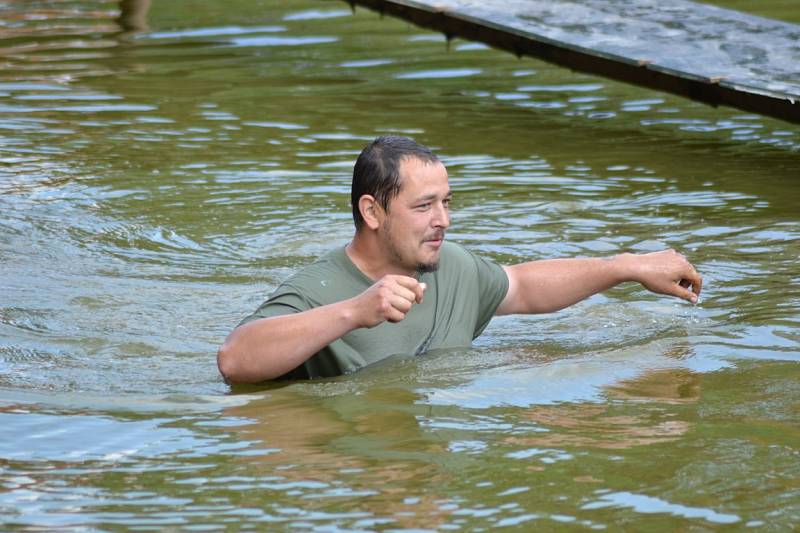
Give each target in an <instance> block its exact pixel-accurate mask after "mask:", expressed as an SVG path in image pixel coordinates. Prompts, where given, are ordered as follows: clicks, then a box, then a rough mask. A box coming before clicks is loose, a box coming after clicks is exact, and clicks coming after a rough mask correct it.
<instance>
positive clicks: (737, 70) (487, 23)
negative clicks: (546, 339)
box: [346, 0, 800, 124]
mask: <svg viewBox="0 0 800 533" xmlns="http://www.w3.org/2000/svg"><path fill="white" fill-rule="evenodd" d="M346 1H348V3H350V4H351V5H352V6H354V7H355V5H361V6H364V7H367V8H369V9H372V10H374V11H378V12H380V13H382V14H387V15H391V16H395V17H399V18H402V19H405V20H408V21H410V22H412V23H414V24H416V25H418V26H421V27H424V28H428V29H432V30H436V31H441V32H443V33H444V34H445V35H446V36H447V37H448V38H452V37H462V38H465V39H470V40H475V41H480V42H483V43H486V44H488V45H490V46H492V47H494V48H499V49H501V50H506V51H509V52H512V53H514V54H516V55H518V56H523V55H527V56H532V57H536V58H539V59H543V60H545V61H548V62H551V63H554V64H557V65H561V66H565V67H568V68H571V69H573V70H577V71H581V72H586V73H590V74H596V75H600V76H604V77H607V78H611V79H615V80H619V81H623V82H627V83H633V84H636V85H640V86H643V87H648V88H651V89H656V90H660V91H665V92H669V93H672V94H677V95H680V96H684V97H688V98H691V99H693V100H697V101H700V102H704V103H706V104H710V105H712V106H719V105H724V106H729V107H734V108H737V109H741V110H744V111H748V112H753V113H758V114H761V115H766V116H770V117H773V118H777V119H780V120H784V121H788V122H793V123H798V124H800V26H799V25H796V24H790V23H786V22H781V21H776V20H771V19H765V18H762V17H756V16H752V15H747V14H744V13H740V12H738V11H733V10H729V9H722V8H718V7H714V6H710V5H705V4H699V3H696V2H689V1H686V0H658V1H657V0H637V1H636V2H620V1H618V0H493V1H491V2H489V1H484V0H346Z"/></svg>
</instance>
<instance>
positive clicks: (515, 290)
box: [495, 250, 703, 315]
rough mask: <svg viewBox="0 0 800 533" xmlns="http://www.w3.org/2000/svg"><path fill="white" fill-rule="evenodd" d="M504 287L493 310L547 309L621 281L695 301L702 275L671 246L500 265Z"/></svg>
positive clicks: (701, 282)
mask: <svg viewBox="0 0 800 533" xmlns="http://www.w3.org/2000/svg"><path fill="white" fill-rule="evenodd" d="M503 268H504V270H505V271H506V274H507V275H508V292H507V293H506V297H505V298H504V299H503V302H502V303H501V304H500V306H499V307H498V308H497V311H496V312H495V314H496V315H509V314H530V313H551V312H553V311H558V310H559V309H563V308H565V307H569V306H570V305H573V304H575V303H578V302H580V301H581V300H584V299H586V298H588V297H589V296H592V295H593V294H597V293H599V292H603V291H605V290H606V289H610V288H611V287H614V286H616V285H619V284H620V283H625V282H627V281H636V282H639V283H641V284H642V285H643V286H644V287H646V288H647V289H649V290H650V291H652V292H655V293H658V294H666V295H671V296H676V297H678V298H683V299H684V300H687V301H689V302H692V303H697V297H698V296H699V295H700V290H701V288H702V285H703V279H702V277H701V276H700V274H698V272H697V270H695V268H694V267H693V266H692V264H691V263H689V261H687V260H686V258H685V257H683V255H681V254H679V253H678V252H676V251H675V250H664V251H661V252H654V253H649V254H629V253H626V254H621V255H617V256H614V257H611V258H608V259H595V258H590V259H546V260H542V261H531V262H528V263H521V264H518V265H513V266H505V267H503Z"/></svg>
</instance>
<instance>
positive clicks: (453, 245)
mask: <svg viewBox="0 0 800 533" xmlns="http://www.w3.org/2000/svg"><path fill="white" fill-rule="evenodd" d="M441 256H442V258H441V260H440V264H442V265H443V266H451V265H452V266H458V265H462V266H465V265H472V264H474V263H475V260H476V259H478V258H479V256H478V255H476V254H475V253H473V252H472V251H470V250H469V249H468V248H466V247H465V246H464V245H462V244H459V243H457V242H452V241H445V242H443V243H442V251H441Z"/></svg>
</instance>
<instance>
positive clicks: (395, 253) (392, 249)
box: [383, 220, 444, 275]
mask: <svg viewBox="0 0 800 533" xmlns="http://www.w3.org/2000/svg"><path fill="white" fill-rule="evenodd" d="M391 229H392V225H391V223H390V222H389V220H386V221H385V222H384V223H383V231H384V233H385V235H386V245H387V248H388V249H389V253H390V254H391V256H392V261H393V262H394V263H396V264H398V265H403V266H412V265H407V264H406V261H405V260H404V259H403V256H402V255H401V254H400V250H399V249H398V247H397V246H396V245H395V241H394V238H392V233H391ZM433 237H435V239H434V240H442V241H444V231H443V230H440V231H437V232H436V233H435V234H434V236H433ZM428 239H431V237H427V238H426V240H428ZM424 242H425V241H423V244H424ZM438 269H439V260H438V259H437V260H436V261H432V262H430V263H416V264H414V265H413V270H414V271H416V272H417V273H418V274H420V275H422V274H427V273H430V272H436V271H437V270H438Z"/></svg>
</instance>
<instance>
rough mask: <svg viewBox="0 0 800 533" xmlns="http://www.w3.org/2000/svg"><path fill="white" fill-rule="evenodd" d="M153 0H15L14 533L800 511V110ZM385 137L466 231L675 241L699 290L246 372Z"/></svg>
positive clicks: (10, 123)
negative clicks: (267, 375)
mask: <svg viewBox="0 0 800 533" xmlns="http://www.w3.org/2000/svg"><path fill="white" fill-rule="evenodd" d="M727 4H728V5H733V2H728V3H727ZM137 6H138V7H137ZM758 6H759V9H763V12H762V13H761V14H766V15H768V16H782V17H784V18H785V19H786V20H790V21H797V20H800V7H798V6H797V5H796V4H794V3H787V2H783V1H780V0H775V1H774V2H760V3H759V4H758ZM121 7H124V8H125V12H124V13H123V14H122V16H121V12H120V8H121ZM147 7H148V2H139V3H137V2H128V1H126V2H122V3H121V4H118V3H117V2H104V1H89V0H64V1H50V2H43V1H31V2H24V3H20V2H11V1H2V0H0V529H2V530H11V531H14V530H70V531H117V530H159V531H160V530H165V529H172V530H206V529H209V530H220V529H225V530H248V529H255V530H270V531H273V530H293V531H295V530H297V531H303V530H319V531H428V530H429V531H449V530H461V531H481V530H490V529H491V530H493V529H497V528H507V529H509V530H518V531H528V530H534V529H542V530H562V529H566V530H585V529H609V530H620V529H622V530H633V531H671V530H681V531H683V530H690V531H703V530H713V529H720V528H730V527H733V528H737V529H755V530H769V531H786V530H791V529H793V528H797V527H798V524H800V488H798V487H800V429H798V421H800V365H798V361H799V360H800V267H798V264H799V263H800V262H799V261H798V259H800V210H798V205H800V181H798V176H800V128H799V127H798V126H796V125H791V124H788V123H782V122H779V121H775V120H771V119H766V118H763V117H759V116H754V115H748V114H743V113H742V112H739V111H735V110H731V109H723V108H720V109H713V108H709V107H706V106H703V105H701V104H697V103H694V102H691V101H687V100H683V99H680V98H676V97H672V96H669V95H664V94H661V93H656V92H653V91H648V90H644V89H639V88H635V87H629V86H626V85H622V84H618V83H614V82H609V81H608V80H605V79H601V78H596V77H591V76H585V75H580V74H576V73H572V72H570V71H568V70H565V69H561V68H557V67H553V66H550V65H548V64H546V63H542V62H539V61H535V60H532V59H522V60H520V59H517V58H514V57H513V56H509V55H507V54H504V53H501V52H497V51H493V50H491V49H488V48H486V47H485V46H483V45H479V44H476V43H472V42H467V41H459V40H455V41H452V42H450V43H449V45H448V44H447V43H446V41H445V39H444V38H443V37H442V36H441V35H439V34H435V33H430V32H426V31H423V30H420V29H418V28H415V27H413V26H409V25H407V24H406V23H403V22H399V21H396V20H391V19H386V18H384V19H382V18H380V17H379V16H378V15H377V14H375V13H372V12H369V11H364V10H361V9H358V10H357V11H356V12H355V13H353V12H352V11H351V10H350V7H349V6H348V4H346V3H344V2H337V1H333V0H328V1H306V0H298V1H293V2H278V1H241V0H238V1H230V2H213V1H211V0H184V1H181V2H167V1H165V0H153V1H152V2H150V3H149V9H146V8H147ZM384 133H399V134H406V135H411V136H414V137H415V138H417V139H418V140H419V141H421V142H423V143H425V144H427V145H429V146H431V147H433V148H434V149H435V150H436V151H437V152H438V153H439V154H440V156H441V157H442V159H443V160H444V162H445V163H446V164H447V166H448V168H449V170H450V175H451V185H452V187H453V191H454V203H453V225H452V229H451V231H450V233H449V236H448V238H450V239H452V240H454V241H458V242H461V243H463V244H465V245H467V246H468V247H470V248H471V249H473V250H475V251H477V252H479V253H481V254H483V255H485V256H488V257H491V258H493V259H495V260H497V261H500V262H504V263H513V262H520V261H525V260H530V259H543V258H552V257H563V256H608V255H613V254H616V253H620V252H624V251H635V252H646V251H651V250H657V249H661V248H663V247H674V248H677V249H679V250H680V251H682V252H683V253H685V254H686V255H687V256H688V257H689V258H690V259H691V260H692V261H693V262H694V263H695V265H696V266H697V267H698V269H699V270H700V271H701V272H702V273H703V275H704V278H705V287H704V294H703V297H702V299H701V301H700V304H699V305H697V306H691V305H688V304H684V303H682V302H679V301H677V300H671V299H664V298H661V297H657V296H655V295H652V294H649V293H647V292H646V291H644V290H642V289H641V288H639V287H636V286H633V285H624V286H621V287H619V288H616V289H614V290H611V291H609V292H607V293H605V294H603V295H600V296H596V297H594V298H592V299H590V300H587V301H585V302H583V303H581V304H579V305H577V306H575V307H572V308H570V309H567V310H564V311H561V312H559V313H555V314H552V315H544V316H529V317H503V318H499V319H495V320H494V321H493V322H492V324H491V325H490V326H489V328H488V329H487V331H486V332H485V334H484V335H483V336H482V337H480V338H479V339H478V340H477V341H476V342H475V344H474V346H473V347H472V348H471V349H462V350H445V351H437V352H433V353H429V354H426V355H424V356H422V357H416V358H414V357H398V358H396V359H390V360H388V361H385V362H382V363H381V364H379V365H376V366H374V367H370V368H367V369H365V370H363V371H362V372H359V373H356V374H353V375H349V376H342V377H340V378H335V379H329V380H319V381H312V382H297V383H289V384H281V385H279V386H276V385H268V386H263V387H248V388H241V389H239V388H236V389H231V388H230V387H228V386H227V385H226V384H225V383H223V381H222V380H221V378H220V377H219V375H218V372H217V369H216V362H215V352H216V349H217V347H218V345H219V344H220V343H221V342H222V340H223V339H224V338H225V336H226V335H227V333H228V332H229V331H230V330H231V328H233V327H234V326H235V324H237V323H238V322H239V320H241V319H242V318H243V317H244V316H246V315H247V314H248V313H249V312H251V311H252V310H253V309H254V308H255V307H256V306H257V305H258V304H260V303H261V302H262V301H263V299H264V298H265V297H266V295H267V294H269V292H271V290H272V289H274V288H275V287H276V285H277V284H278V283H279V282H280V281H281V280H282V279H283V278H285V277H286V276H288V275H289V274H291V273H292V272H293V271H294V270H295V269H296V268H298V267H300V266H301V265H304V264H306V263H308V262H310V261H312V260H313V259H314V258H315V257H316V256H318V255H319V254H321V253H323V252H325V251H326V250H328V249H329V248H330V247H331V246H335V245H339V244H344V243H346V242H347V241H348V239H349V237H350V235H351V234H352V220H351V217H350V214H349V183H350V175H351V172H352V165H353V162H354V160H355V157H356V156H357V154H358V153H359V151H360V150H361V148H362V147H363V146H364V144H366V142H368V141H369V140H370V139H372V138H374V137H375V136H376V135H380V134H384Z"/></svg>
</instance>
